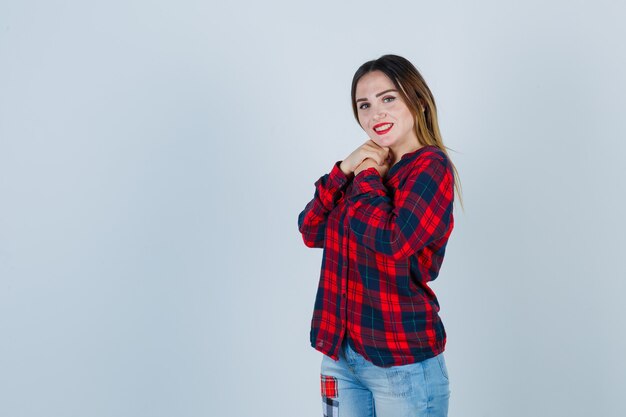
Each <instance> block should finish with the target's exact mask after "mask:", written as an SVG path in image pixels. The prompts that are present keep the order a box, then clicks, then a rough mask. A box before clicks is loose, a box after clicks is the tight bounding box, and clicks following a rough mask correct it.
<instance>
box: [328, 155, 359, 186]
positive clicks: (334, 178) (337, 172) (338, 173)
mask: <svg viewBox="0 0 626 417" xmlns="http://www.w3.org/2000/svg"><path fill="white" fill-rule="evenodd" d="M341 162H342V161H337V162H335V165H333V167H332V169H331V170H330V172H329V173H328V182H329V183H330V184H331V186H334V187H336V188H340V187H341V186H343V185H345V184H346V183H347V182H348V181H350V180H351V179H352V178H353V177H354V174H353V173H350V174H349V175H346V174H344V173H343V171H342V170H341V168H339V165H341Z"/></svg>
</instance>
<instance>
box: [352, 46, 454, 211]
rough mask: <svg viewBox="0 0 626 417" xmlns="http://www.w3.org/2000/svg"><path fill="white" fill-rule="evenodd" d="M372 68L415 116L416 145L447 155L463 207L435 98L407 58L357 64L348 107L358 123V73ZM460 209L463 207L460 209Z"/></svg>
mask: <svg viewBox="0 0 626 417" xmlns="http://www.w3.org/2000/svg"><path fill="white" fill-rule="evenodd" d="M372 71H382V72H383V73H384V74H385V75H386V76H387V77H389V79H390V80H391V81H392V82H393V83H394V85H395V86H396V88H397V89H398V90H399V94H400V96H401V97H402V100H403V101H404V102H405V103H406V105H407V107H408V108H409V110H410V111H411V114H413V117H414V118H415V133H416V134H417V140H418V141H419V144H420V145H422V146H429V145H430V146H436V147H437V148H439V149H441V151H443V152H444V153H445V154H446V156H448V159H449V160H450V163H451V164H452V170H453V171H454V188H455V189H456V193H457V195H458V197H459V201H460V203H461V208H463V196H462V188H461V182H460V179H459V173H458V171H457V169H456V166H455V165H454V164H453V163H452V159H450V155H449V154H448V149H449V148H448V147H446V146H445V145H444V144H443V139H442V137H441V132H440V131H439V123H438V121H437V106H436V104H435V98H434V97H433V94H432V92H431V91H430V88H428V85H427V84H426V81H425V80H424V78H423V77H422V75H421V74H420V73H419V71H418V70H417V68H415V66H414V65H413V64H412V63H411V62H410V61H408V60H407V59H406V58H403V57H401V56H398V55H392V54H388V55H383V56H381V57H380V58H378V59H374V60H371V61H368V62H366V63H365V64H363V65H361V66H360V67H359V69H358V70H357V71H356V73H355V74H354V77H353V78H352V91H351V96H352V100H351V101H352V110H353V112H354V118H355V119H356V121H357V123H358V122H359V115H358V108H357V103H356V85H357V83H358V81H359V79H361V77H362V76H364V75H365V74H367V73H369V72H372ZM463 210H465V209H464V208H463Z"/></svg>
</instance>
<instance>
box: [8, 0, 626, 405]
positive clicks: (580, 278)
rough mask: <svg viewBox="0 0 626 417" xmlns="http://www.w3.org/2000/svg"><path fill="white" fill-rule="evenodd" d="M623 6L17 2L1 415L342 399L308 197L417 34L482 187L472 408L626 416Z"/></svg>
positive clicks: (469, 381)
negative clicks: (324, 344)
mask: <svg viewBox="0 0 626 417" xmlns="http://www.w3.org/2000/svg"><path fill="white" fill-rule="evenodd" d="M625 17H626V6H624V4H623V3H622V2H617V1H595V2H591V1H548V2H545V1H536V0H531V1H525V2H512V1H509V2H502V1H487V0H481V1H475V2H461V1H457V2H446V1H443V2H437V3H434V2H424V1H405V2H397V1H396V2H393V1H392V2H387V3H385V2H373V1H360V2H352V1H350V2H330V1H321V2H319V1H318V2H297V1H296V2H294V1H282V2H277V1H275V2H254V1H246V2H236V1H233V2H211V1H209V2H206V1H193V0H179V1H169V2H167V1H146V0H134V1H120V0H113V1H111V0H109V1H90V2H79V1H72V0H66V1H59V0H52V1H29V0H25V1H6V0H4V1H2V2H1V3H0V415H2V416H6V417H35V416H37V417H39V416H46V417H56V416H58V417H73V416H76V417H85V416H90V417H100V416H115V417H140V416H141V417H143V416H146V417H148V416H150V417H161V416H163V417H165V416H168V417H174V416H175V417H187V416H246V417H247V416H268V417H269V416H272V417H275V416H301V417H314V416H321V400H320V392H319V366H320V362H321V359H322V356H321V354H320V353H319V352H317V351H316V350H314V349H313V348H312V347H310V345H309V329H310V327H309V326H310V320H311V315H312V312H313V302H314V297H315V290H316V288H317V282H318V278H319V271H320V262H321V250H319V249H309V248H307V247H305V246H304V244H303V242H302V238H301V236H300V234H299V233H298V230H297V216H298V214H299V213H300V211H301V210H302V209H303V208H304V206H305V205H306V203H307V202H308V201H309V200H310V199H311V198H312V197H313V192H314V186H313V184H314V182H315V181H316V180H317V179H318V178H319V177H320V176H322V175H323V174H325V173H327V172H328V171H329V170H330V168H331V167H332V164H333V163H334V162H335V161H337V160H340V159H343V158H345V157H346V156H347V155H348V154H349V153H350V152H352V150H353V149H354V148H356V147H357V146H359V145H360V144H361V143H362V142H364V141H365V140H366V139H367V136H366V135H365V134H364V132H363V131H362V130H361V129H360V127H359V126H358V124H357V123H356V121H355V120H354V118H353V116H352V110H351V106H350V83H351V80H352V76H353V74H354V72H355V71H356V69H357V68H358V67H359V66H360V65H361V64H362V63H364V62H365V61H368V60H370V59H374V58H377V57H379V56H381V55H383V54H386V53H394V54H398V55H402V56H404V57H406V58H408V59H409V60H411V61H412V62H413V63H414V64H415V65H416V66H417V67H418V69H419V70H420V71H421V72H422V74H423V76H424V77H425V79H426V81H427V82H428V84H429V86H430V88H431V89H432V91H433V93H434V96H435V98H436V102H437V105H438V108H439V118H440V127H441V131H442V134H443V137H444V142H445V144H446V145H447V146H448V147H449V148H450V149H451V151H450V156H451V158H452V160H453V162H454V163H455V164H456V166H457V168H458V170H459V173H460V179H461V184H462V186H463V192H464V194H463V197H464V202H465V210H464V211H463V210H461V208H460V205H459V204H457V205H456V207H455V221H456V223H455V230H454V231H453V233H452V236H451V238H450V241H449V244H448V248H447V252H446V259H445V262H444V264H443V267H442V270H441V273H440V275H439V277H438V279H437V280H436V281H435V282H434V283H433V284H432V288H433V289H434V291H435V292H436V294H437V296H438V298H439V302H440V304H441V312H440V314H441V317H442V319H443V321H444V325H445V326H446V331H447V333H448V344H447V349H446V359H447V363H448V370H449V373H450V383H451V385H450V388H451V390H452V396H451V399H450V416H451V417H499V416H507V417H522V416H529V415H532V416H550V417H552V416H567V417H579V416H580V417H582V416H590V415H594V416H603V417H618V416H624V415H626V404H625V403H624V401H623V400H622V389H623V387H624V386H626V360H625V359H624V357H623V353H624V352H625V351H626V335H625V334H624V330H623V329H624V326H623V318H624V317H625V315H626V307H625V305H624V303H623V294H624V292H625V291H626V283H625V280H624V278H625V277H626V268H625V266H624V265H625V263H624V257H623V255H622V252H623V250H624V249H625V248H626V242H625V238H624V232H625V221H624V216H623V211H622V210H623V206H624V202H625V198H624V196H625V195H626V193H624V188H625V187H624V179H625V177H626V176H625V175H624V173H623V171H622V169H621V166H622V162H623V155H624V154H625V151H626V145H625V143H624V139H625V137H626V125H625V119H626V118H625V117H624V115H623V111H624V109H625V108H626V98H625V97H626V80H625V78H624V67H625V64H626V49H625V48H624V47H623V40H624V39H626V29H625V28H624V25H623V21H624V18H625Z"/></svg>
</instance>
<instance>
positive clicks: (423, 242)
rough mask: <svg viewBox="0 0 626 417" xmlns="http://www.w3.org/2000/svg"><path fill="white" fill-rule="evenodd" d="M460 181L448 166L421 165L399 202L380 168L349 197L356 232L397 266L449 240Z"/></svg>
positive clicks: (359, 179)
mask: <svg viewBox="0 0 626 417" xmlns="http://www.w3.org/2000/svg"><path fill="white" fill-rule="evenodd" d="M453 199H454V177H453V175H452V172H451V169H449V167H448V164H446V160H444V159H442V158H426V159H422V160H418V161H417V163H416V165H415V166H414V167H413V168H412V169H411V172H410V173H409V174H408V176H407V178H406V180H405V181H404V182H403V183H401V184H400V185H399V186H398V190H396V192H395V195H394V196H393V199H392V198H390V197H389V195H388V192H387V188H386V187H385V185H384V184H383V182H382V178H381V176H380V174H379V173H378V171H377V170H376V168H373V167H370V168H368V169H365V170H363V171H361V172H359V173H358V174H357V175H356V176H355V177H354V180H353V185H352V189H351V191H350V193H349V195H348V196H347V202H348V214H349V218H350V228H351V230H352V232H353V233H354V235H355V236H356V239H357V241H358V242H359V243H361V244H363V245H364V246H366V247H368V248H369V249H371V250H373V251H376V252H379V253H381V254H384V255H387V256H391V257H393V258H394V259H396V260H399V259H402V258H406V257H409V256H411V255H413V254H414V253H416V252H417V251H420V250H422V249H423V248H425V247H426V246H428V245H429V244H430V243H432V242H434V241H436V240H438V239H439V238H441V237H443V236H445V235H446V233H447V232H448V231H449V230H448V229H449V227H450V226H451V219H452V203H453Z"/></svg>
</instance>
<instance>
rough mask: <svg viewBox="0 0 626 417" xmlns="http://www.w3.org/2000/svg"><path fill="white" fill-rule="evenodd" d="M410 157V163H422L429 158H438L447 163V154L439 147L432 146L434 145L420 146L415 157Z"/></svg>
mask: <svg viewBox="0 0 626 417" xmlns="http://www.w3.org/2000/svg"><path fill="white" fill-rule="evenodd" d="M411 159H412V164H411V165H422V164H424V163H425V162H428V161H430V160H440V161H442V162H443V163H444V164H445V165H448V164H449V158H448V155H447V154H446V153H445V152H444V151H443V150H441V149H440V148H439V147H437V146H434V145H426V146H422V147H421V148H419V149H418V151H417V152H416V154H415V158H411Z"/></svg>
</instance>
